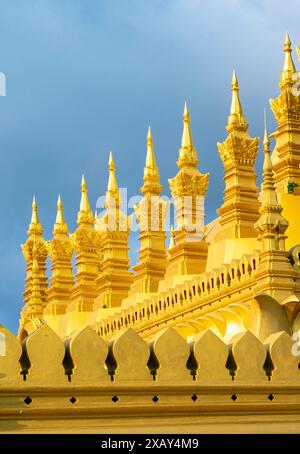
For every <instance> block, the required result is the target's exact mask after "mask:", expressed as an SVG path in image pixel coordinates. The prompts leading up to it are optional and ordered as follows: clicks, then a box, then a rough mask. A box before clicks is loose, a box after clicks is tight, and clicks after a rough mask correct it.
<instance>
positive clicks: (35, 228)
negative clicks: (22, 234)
mask: <svg viewBox="0 0 300 454" xmlns="http://www.w3.org/2000/svg"><path fill="white" fill-rule="evenodd" d="M42 233H43V229H42V225H41V223H40V221H39V216H38V210H37V203H36V198H35V196H33V200H32V214H31V221H30V224H29V230H28V235H30V234H39V235H42Z"/></svg>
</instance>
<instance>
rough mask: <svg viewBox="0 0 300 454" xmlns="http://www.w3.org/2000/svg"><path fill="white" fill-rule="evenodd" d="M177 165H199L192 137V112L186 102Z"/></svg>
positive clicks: (180, 166)
mask: <svg viewBox="0 0 300 454" xmlns="http://www.w3.org/2000/svg"><path fill="white" fill-rule="evenodd" d="M177 165H178V167H179V168H180V169H181V168H183V167H197V165H198V158H197V153H196V149H195V147H194V145H193V139H192V132H191V125H190V113H189V110H188V106H187V103H186V102H185V104H184V111H183V132H182V139H181V148H180V150H179V158H178V161H177Z"/></svg>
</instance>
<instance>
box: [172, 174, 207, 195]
mask: <svg viewBox="0 0 300 454" xmlns="http://www.w3.org/2000/svg"><path fill="white" fill-rule="evenodd" d="M208 180H209V173H206V174H202V173H201V172H199V170H197V169H195V168H183V169H181V170H180V171H179V172H178V174H177V175H176V176H175V177H174V178H172V179H169V185H170V191H171V193H172V196H173V197H180V196H204V195H205V194H206V192H207V188H208Z"/></svg>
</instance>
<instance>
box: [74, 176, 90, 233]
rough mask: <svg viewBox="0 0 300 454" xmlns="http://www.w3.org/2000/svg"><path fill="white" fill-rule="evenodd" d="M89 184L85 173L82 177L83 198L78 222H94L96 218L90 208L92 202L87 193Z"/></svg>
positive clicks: (79, 223)
mask: <svg viewBox="0 0 300 454" xmlns="http://www.w3.org/2000/svg"><path fill="white" fill-rule="evenodd" d="M87 192H88V191H87V184H86V181H85V177H84V175H82V179H81V200H80V210H79V212H78V215H77V224H78V225H81V224H93V222H94V218H93V213H92V211H91V208H90V202H89V199H88V195H87Z"/></svg>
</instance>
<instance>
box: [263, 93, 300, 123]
mask: <svg viewBox="0 0 300 454" xmlns="http://www.w3.org/2000/svg"><path fill="white" fill-rule="evenodd" d="M270 105H271V109H272V111H273V113H274V116H275V118H276V120H277V122H278V123H279V124H280V123H282V122H283V121H284V120H286V119H287V118H288V117H291V116H292V117H293V118H294V119H295V120H298V121H300V96H299V92H297V93H293V87H289V88H288V89H286V90H284V91H283V92H282V93H281V94H280V96H278V98H276V99H270Z"/></svg>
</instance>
